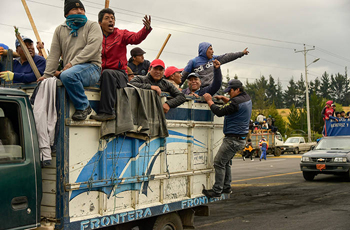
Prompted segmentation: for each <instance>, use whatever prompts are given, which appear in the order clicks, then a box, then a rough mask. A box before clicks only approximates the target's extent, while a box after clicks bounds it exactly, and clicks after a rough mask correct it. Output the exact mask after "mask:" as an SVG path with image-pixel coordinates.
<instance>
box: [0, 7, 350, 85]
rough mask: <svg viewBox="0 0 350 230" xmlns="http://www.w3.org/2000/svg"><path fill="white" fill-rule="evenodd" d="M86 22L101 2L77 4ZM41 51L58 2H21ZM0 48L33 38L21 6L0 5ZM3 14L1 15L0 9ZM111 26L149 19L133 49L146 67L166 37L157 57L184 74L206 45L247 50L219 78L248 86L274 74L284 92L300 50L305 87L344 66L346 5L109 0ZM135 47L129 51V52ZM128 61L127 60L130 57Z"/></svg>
mask: <svg viewBox="0 0 350 230" xmlns="http://www.w3.org/2000/svg"><path fill="white" fill-rule="evenodd" d="M82 2H83V4H84V5H85V9H86V15H87V17H88V19H90V20H95V21H97V14H98V12H99V11H100V10H101V9H102V8H104V4H105V0H85V1H84V0H82ZM27 4H28V7H29V9H30V11H31V13H32V16H33V18H34V22H35V24H36V26H37V29H38V31H39V34H40V37H41V39H42V40H43V41H44V42H45V47H46V48H47V49H49V48H50V45H51V40H52V35H53V32H54V30H55V28H56V27H57V26H58V25H59V24H61V23H62V22H64V20H65V18H64V16H63V5H64V1H63V0H27ZM0 5H1V6H2V9H3V10H2V12H1V14H0V29H1V39H0V42H1V43H5V44H7V45H8V46H10V48H12V49H14V48H15V47H14V46H15V45H14V43H15V37H14V29H13V26H14V25H15V26H17V27H19V30H20V32H21V34H23V35H26V36H29V37H31V38H32V39H33V40H36V39H35V35H34V33H33V32H32V29H31V26H30V23H29V20H28V18H27V15H26V13H25V11H24V8H23V5H22V3H21V1H20V0H0ZM3 7H4V8H5V10H4V8H3ZM110 8H112V9H113V10H114V11H115V13H116V27H118V28H120V29H128V30H130V31H138V30H140V29H141V28H142V18H143V16H144V15H145V14H148V15H151V16H152V27H153V31H152V32H151V34H150V35H149V36H148V37H147V39H146V40H145V41H144V42H142V43H141V44H140V45H138V46H139V47H141V48H142V49H144V50H145V51H146V52H147V53H146V54H145V58H146V59H148V60H150V61H152V60H153V59H154V58H155V57H156V56H157V54H158V52H159V50H160V48H161V46H162V44H163V42H164V41H165V39H166V37H167V35H168V34H171V38H170V40H169V42H168V44H167V46H166V47H165V49H164V52H163V53H162V55H161V59H163V60H164V61H165V64H166V65H167V66H171V65H175V66H177V67H179V68H180V67H185V66H186V64H187V62H188V61H189V60H190V59H192V58H194V57H195V56H197V54H198V44H199V43H200V42H203V41H207V42H210V43H212V45H213V48H214V52H215V54H217V55H219V54H223V53H227V52H238V51H243V50H244V49H245V48H246V47H248V50H249V51H250V54H249V55H248V56H244V57H243V58H241V59H238V60H236V61H234V62H230V63H228V64H225V65H223V66H222V71H223V74H224V75H227V74H229V76H230V77H232V78H233V76H234V75H237V76H238V78H239V79H240V80H242V81H244V82H245V81H246V80H247V79H248V80H249V82H253V81H254V80H255V79H257V78H259V77H260V76H261V75H264V76H266V77H268V76H269V75H272V76H273V77H274V78H275V80H276V81H277V79H279V80H280V81H281V83H282V85H283V87H284V88H285V87H286V86H287V85H288V81H289V80H290V78H291V77H292V76H294V79H296V80H298V79H299V78H300V75H301V74H303V75H304V56H303V54H302V53H295V52H294V49H296V50H302V49H303V48H304V47H303V44H306V47H307V49H311V48H313V46H315V50H313V51H309V52H308V55H307V64H310V63H311V62H312V61H313V60H315V59H316V58H320V60H319V61H318V62H316V63H313V64H312V65H310V66H309V67H308V70H309V71H308V73H309V74H308V77H309V80H314V79H315V78H316V77H320V76H321V75H322V73H324V71H327V72H328V73H331V74H335V73H342V74H344V73H345V67H346V66H348V67H350V55H349V54H350V45H349V40H350V29H349V28H350V14H349V11H350V1H349V0H293V1H286V0H217V1H208V0H166V1H165V0H142V1H136V0H128V1H117V0H110ZM133 47H134V46H129V47H128V51H130V50H131V49H132V48H133ZM128 57H130V55H129V53H128Z"/></svg>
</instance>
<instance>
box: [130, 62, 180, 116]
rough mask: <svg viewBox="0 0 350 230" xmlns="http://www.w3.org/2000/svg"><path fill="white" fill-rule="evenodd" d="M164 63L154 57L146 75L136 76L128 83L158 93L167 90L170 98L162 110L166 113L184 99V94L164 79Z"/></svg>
mask: <svg viewBox="0 0 350 230" xmlns="http://www.w3.org/2000/svg"><path fill="white" fill-rule="evenodd" d="M164 69H165V64H164V62H163V61H162V60H160V59H156V60H154V61H152V62H151V65H150V70H149V72H148V74H147V75H146V76H136V77H134V78H133V79H132V80H131V81H130V84H132V85H134V86H136V87H138V88H141V89H151V90H154V91H156V92H157V93H158V95H160V94H161V93H162V91H163V92H169V93H170V96H172V97H173V98H172V99H169V100H167V101H166V102H165V103H164V104H163V111H164V113H167V112H168V111H169V109H170V108H176V107H177V106H179V105H181V104H182V103H184V102H185V101H186V97H185V95H184V94H183V93H182V92H180V90H178V89H177V88H176V87H175V86H174V85H173V84H172V83H170V82H169V81H167V80H165V79H164Z"/></svg>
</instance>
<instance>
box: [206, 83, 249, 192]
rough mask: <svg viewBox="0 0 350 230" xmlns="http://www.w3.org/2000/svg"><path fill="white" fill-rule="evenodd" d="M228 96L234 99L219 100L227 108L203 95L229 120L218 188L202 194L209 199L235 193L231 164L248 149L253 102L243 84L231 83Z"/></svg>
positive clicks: (218, 165)
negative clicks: (244, 149)
mask: <svg viewBox="0 0 350 230" xmlns="http://www.w3.org/2000/svg"><path fill="white" fill-rule="evenodd" d="M225 92H226V93H228V94H229V95H230V98H227V97H224V96H216V98H218V99H221V100H223V101H224V103H225V104H224V105H223V106H218V105H215V104H214V102H213V100H212V97H211V95H210V94H209V93H206V94H204V95H203V97H204V99H205V100H206V101H207V103H208V105H209V107H210V109H211V111H212V112H213V113H214V114H215V115H216V116H218V117H222V116H225V120H224V128H223V132H224V135H225V137H224V139H223V141H222V144H221V146H220V149H219V151H218V153H217V154H216V156H215V159H214V168H215V184H214V185H213V188H212V189H209V190H207V189H205V188H204V189H203V191H202V193H203V194H204V195H205V196H207V197H208V198H212V197H219V196H220V195H221V194H222V193H231V165H230V162H231V159H232V158H233V157H234V156H235V154H236V152H237V151H239V150H242V149H243V148H244V144H245V142H246V141H245V139H246V137H247V135H248V132H249V121H250V117H251V114H252V101H251V99H250V96H249V95H248V94H247V93H246V92H244V88H243V85H242V82H241V81H240V80H237V79H233V80H230V81H229V82H228V87H227V88H226V89H225Z"/></svg>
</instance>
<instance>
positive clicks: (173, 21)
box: [0, 0, 348, 70]
mask: <svg viewBox="0 0 350 230" xmlns="http://www.w3.org/2000/svg"><path fill="white" fill-rule="evenodd" d="M27 1H28V2H33V3H37V4H42V5H46V6H51V7H55V8H60V9H62V6H56V5H52V4H48V3H44V2H39V1H35V0H27ZM61 1H63V0H61ZM84 2H87V3H92V4H96V5H99V6H102V7H104V4H101V3H96V2H92V1H88V0H85V1H84ZM84 5H85V6H89V7H91V8H94V9H98V10H100V9H101V7H97V6H91V5H86V4H84ZM113 9H117V11H118V14H124V15H128V16H133V17H135V14H136V15H144V14H143V13H140V12H136V11H132V10H127V9H122V8H119V7H115V6H113ZM119 11H120V12H119ZM125 12H129V13H125ZM130 13H132V14H130ZM87 14H91V13H87ZM133 14H134V15H133ZM152 19H153V20H155V21H160V22H165V23H170V24H174V25H181V26H185V27H190V28H196V29H202V30H206V31H208V30H209V31H214V32H220V33H224V34H231V35H234V36H243V37H249V38H254V39H261V40H266V41H272V42H279V43H286V44H294V45H302V44H303V43H298V42H291V41H283V40H278V39H270V38H264V37H258V36H253V35H247V34H241V33H237V32H232V31H225V30H220V29H217V28H211V27H205V26H200V25H196V24H191V23H187V22H181V21H177V20H172V19H167V18H163V17H158V16H152ZM118 20H119V21H124V22H128V23H136V24H138V23H139V22H134V21H129V20H125V19H118ZM0 25H5V26H8V25H6V24H3V23H0ZM153 27H154V26H153ZM155 27H156V28H160V29H165V30H167V31H169V30H171V31H176V32H180V33H186V34H191V35H195V36H206V37H209V38H214V39H220V40H226V41H232V42H237V43H244V44H250V45H257V46H264V47H270V48H278V49H286V50H292V48H288V47H282V46H273V45H267V44H260V43H255V42H247V41H240V40H234V39H229V38H222V37H216V36H208V35H203V34H199V33H193V32H188V31H183V30H178V29H169V28H168V27H162V26H159V25H157V26H155ZM23 29H28V30H31V29H29V28H23ZM41 32H45V33H51V34H52V32H47V31H41ZM307 46H310V45H307ZM150 50H153V51H156V50H154V49H150ZM318 50H319V51H321V52H324V53H327V54H329V55H331V54H332V56H334V57H337V58H342V59H343V60H344V59H345V60H348V59H346V58H344V57H342V56H340V55H337V54H334V53H332V52H330V51H327V50H325V49H322V48H319V47H318ZM164 52H165V53H172V54H176V55H182V56H192V55H187V54H180V53H175V52H169V51H164ZM308 55H310V54H308ZM310 56H313V55H310ZM322 60H325V61H327V62H330V63H332V64H335V65H338V66H341V65H339V64H337V63H334V62H331V61H328V60H326V59H323V58H322ZM241 64H248V65H256V66H264V67H269V68H280V69H290V70H296V69H293V68H286V67H276V66H266V65H261V64H251V63H243V62H241ZM342 67H343V66H342Z"/></svg>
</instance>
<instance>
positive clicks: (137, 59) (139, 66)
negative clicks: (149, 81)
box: [128, 47, 150, 76]
mask: <svg viewBox="0 0 350 230" xmlns="http://www.w3.org/2000/svg"><path fill="white" fill-rule="evenodd" d="M145 53H146V52H145V51H143V49H141V48H139V47H135V48H133V49H132V50H131V51H130V55H131V58H130V59H129V62H128V67H129V68H130V69H131V70H132V72H133V73H134V75H143V76H145V75H146V74H147V73H148V69H149V65H150V62H149V61H148V60H145V58H144V56H143V55H144V54H145Z"/></svg>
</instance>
